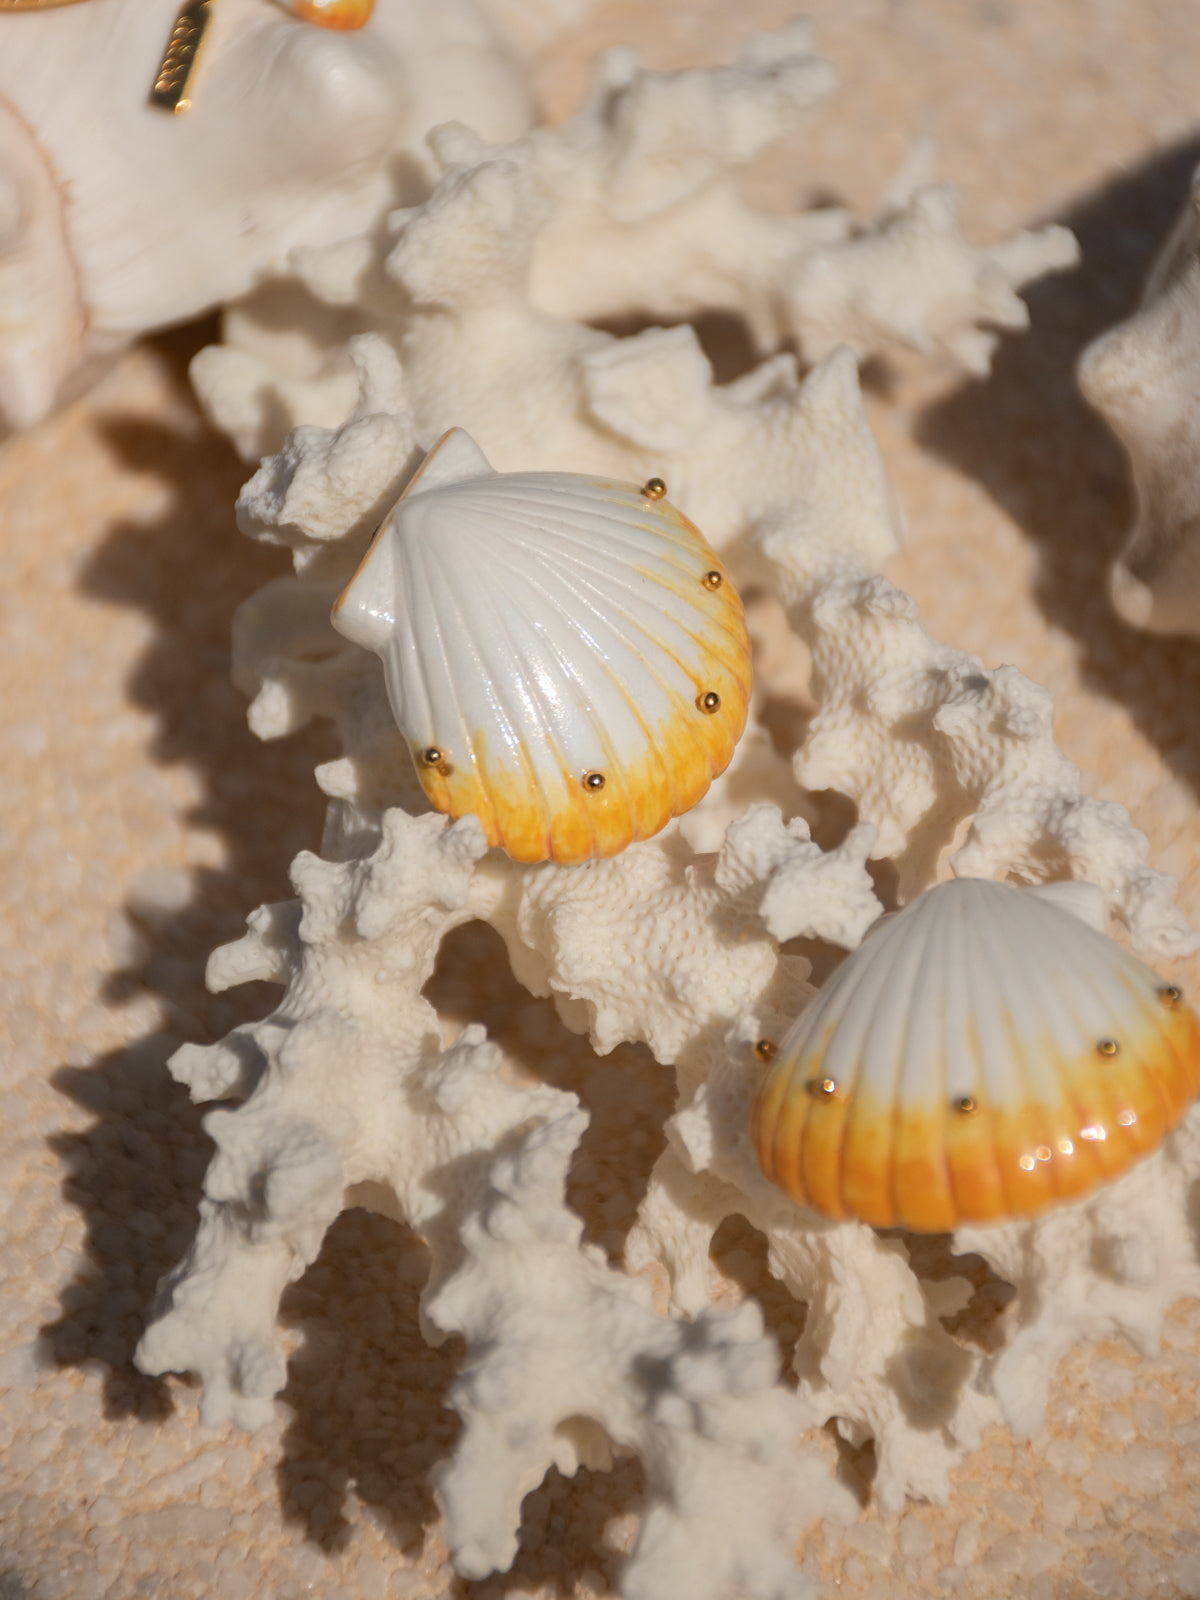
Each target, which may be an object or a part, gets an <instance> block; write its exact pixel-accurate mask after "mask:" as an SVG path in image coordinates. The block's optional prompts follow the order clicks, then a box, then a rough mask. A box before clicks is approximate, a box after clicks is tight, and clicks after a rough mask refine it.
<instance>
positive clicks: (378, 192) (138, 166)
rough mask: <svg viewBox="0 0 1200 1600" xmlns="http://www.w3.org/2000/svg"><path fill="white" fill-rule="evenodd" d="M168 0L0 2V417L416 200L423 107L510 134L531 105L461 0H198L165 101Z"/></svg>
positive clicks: (35, 407)
mask: <svg viewBox="0 0 1200 1600" xmlns="http://www.w3.org/2000/svg"><path fill="white" fill-rule="evenodd" d="M315 3H317V0H296V5H295V9H296V10H297V11H299V10H301V9H304V10H305V13H306V15H307V14H308V13H310V12H312V11H313V9H314V4H315ZM319 8H320V9H322V10H325V11H330V12H332V15H333V16H335V17H338V18H340V19H341V20H342V21H347V20H351V19H352V17H353V16H354V15H355V14H357V15H359V16H361V15H362V13H363V10H364V9H365V8H364V6H363V4H362V0H331V3H330V4H327V5H324V6H320V7H319ZM178 9H179V0H88V3H87V4H83V5H72V6H65V7H61V8H58V9H53V10H38V11H20V12H14V13H11V14H10V13H7V12H5V13H0V435H2V434H3V433H4V432H5V431H7V430H8V429H10V428H14V427H23V426H27V425H28V424H30V423H32V422H35V421H37V419H38V418H39V417H41V416H43V415H45V413H46V412H47V411H48V410H49V409H50V408H51V406H53V405H54V404H55V403H57V402H58V401H60V400H61V399H63V398H64V397H66V396H67V395H69V394H70V392H71V391H72V390H73V389H74V388H75V387H77V386H78V385H79V383H80V381H81V380H82V378H83V377H84V376H85V375H87V372H88V369H89V368H92V367H96V366H98V365H99V364H100V363H102V362H103V361H104V360H106V359H109V358H110V357H111V356H112V355H113V354H114V353H115V352H117V351H119V350H120V349H122V348H123V347H124V346H125V345H126V344H128V343H129V342H130V341H131V340H132V339H134V338H136V337H137V335H138V334H140V333H143V332H145V331H146V330H148V329H151V328H158V327H163V326H166V325H167V324H169V323H172V322H179V321H182V320H184V319H185V318H188V317H192V316H195V315H198V314H199V313H200V312H202V311H205V310H207V309H209V308H210V307H212V306H215V305H219V304H222V303H224V302H225V301H228V300H231V299H233V298H235V297H236V296H239V295H242V294H245V293H246V292H247V291H248V290H249V289H250V288H252V287H254V286H255V285H257V284H258V283H260V282H261V281H262V280H263V279H264V278H265V277H268V276H270V275H272V274H281V273H284V272H286V271H287V269H288V262H289V258H290V256H291V253H292V251H293V250H294V249H295V248H296V247H298V246H305V245H312V244H316V243H321V244H327V243H329V242H331V241H333V240H336V239H338V238H341V237H345V236H347V235H350V234H357V233H361V232H362V231H363V230H364V229H369V228H370V227H371V226H372V225H373V224H374V223H375V222H376V221H377V220H379V219H380V218H381V217H382V216H383V215H384V214H386V212H388V211H389V210H390V209H391V208H392V207H393V206H395V205H397V204H411V203H412V202H414V201H415V200H417V199H419V198H420V197H421V196H422V195H423V194H424V192H425V191H426V189H427V188H428V187H429V185H430V184H431V183H432V181H433V180H434V177H435V171H434V167H433V164H432V161H431V158H430V156H429V154H428V152H427V150H426V149H425V145H424V139H425V135H426V133H427V132H428V130H429V128H430V127H432V126H433V125H434V124H435V123H438V122H442V121H444V120H446V119H448V118H453V117H459V116H462V117H466V118H468V119H469V120H470V121H471V123H472V126H474V127H476V128H478V129H479V130H480V132H481V133H484V134H485V135H486V136H487V137H491V138H512V137H515V136H516V135H518V134H520V133H522V132H523V131H524V130H525V129H526V128H527V127H528V126H529V123H530V122H531V120H532V114H533V113H532V105H531V100H530V96H529V91H528V84H527V74H526V72H525V69H524V68H523V66H522V65H521V64H520V63H519V61H518V60H517V59H516V57H515V56H514V54H513V53H512V52H511V51H510V50H509V49H508V48H507V47H506V45H505V42H504V40H503V39H502V38H501V36H500V35H499V33H498V31H497V30H496V28H495V27H494V26H493V25H492V23H491V22H490V21H489V20H488V19H487V17H486V16H485V15H484V14H483V13H482V11H480V10H479V9H477V7H476V5H475V4H474V0H378V4H377V5H376V8H375V11H374V14H373V15H371V16H370V20H369V21H368V22H367V23H366V25H365V26H362V27H358V28H356V29H355V30H354V31H350V32H339V31H334V30H333V29H331V28H329V27H311V26H308V25H307V23H306V22H305V21H303V20H300V18H299V16H298V15H289V12H288V10H287V9H286V8H285V7H284V6H282V5H277V4H274V3H273V0H219V4H214V5H213V6H212V9H211V16H212V20H211V24H210V26H209V27H208V30H207V34H206V36H205V39H204V43H203V48H202V54H201V55H200V56H199V57H198V59H197V65H196V69H195V75H194V84H193V86H192V87H190V89H189V99H190V108H189V109H188V110H187V112H186V114H184V115H182V116H171V115H170V114H169V113H166V112H164V111H163V110H161V109H159V108H157V107H155V106H152V105H151V104H150V103H149V95H150V90H151V86H152V85H153V84H154V83H155V81H156V77H157V75H158V73H159V68H160V64H161V63H162V61H163V57H164V49H165V47H166V44H167V40H168V38H169V36H170V35H171V32H172V26H173V24H174V21H175V17H176V14H177V11H178ZM310 20H311V19H310Z"/></svg>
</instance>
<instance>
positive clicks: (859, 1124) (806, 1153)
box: [750, 990, 1200, 1233]
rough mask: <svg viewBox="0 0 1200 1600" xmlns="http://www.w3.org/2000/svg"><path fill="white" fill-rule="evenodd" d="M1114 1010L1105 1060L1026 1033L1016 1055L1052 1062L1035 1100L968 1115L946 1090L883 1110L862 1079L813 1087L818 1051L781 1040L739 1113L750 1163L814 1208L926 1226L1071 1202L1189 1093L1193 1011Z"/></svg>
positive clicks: (937, 1228) (927, 1229)
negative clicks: (745, 1122) (1114, 1045)
mask: <svg viewBox="0 0 1200 1600" xmlns="http://www.w3.org/2000/svg"><path fill="white" fill-rule="evenodd" d="M1165 992H1166V991H1165V990H1160V994H1162V993H1165ZM1125 1015H1126V1016H1127V1017H1128V1018H1129V1020H1128V1021H1127V1022H1126V1024H1125V1026H1124V1027H1123V1029H1122V1037H1121V1039H1120V1042H1119V1048H1118V1051H1117V1053H1116V1054H1115V1055H1113V1056H1111V1057H1110V1056H1106V1055H1105V1054H1103V1052H1102V1051H1101V1049H1100V1048H1099V1042H1098V1043H1097V1047H1095V1048H1092V1049H1089V1050H1087V1051H1085V1052H1081V1053H1080V1054H1079V1055H1077V1056H1075V1057H1073V1058H1070V1059H1065V1058H1064V1057H1063V1056H1062V1055H1061V1053H1060V1052H1059V1051H1057V1049H1056V1047H1055V1045H1054V1043H1053V1041H1052V1040H1050V1039H1048V1038H1041V1039H1039V1038H1030V1039H1029V1040H1028V1044H1027V1046H1026V1055H1027V1059H1028V1060H1029V1061H1031V1062H1037V1063H1038V1064H1039V1065H1040V1064H1041V1063H1042V1062H1045V1065H1046V1066H1047V1068H1051V1069H1052V1070H1047V1071H1045V1072H1042V1073H1039V1081H1040V1082H1041V1083H1042V1084H1043V1085H1044V1086H1045V1093H1044V1094H1043V1096H1042V1097H1041V1098H1040V1099H1037V1100H1034V1099H1031V1098H1025V1099H1021V1100H1018V1101H1016V1102H1014V1103H1013V1104H1010V1105H989V1104H988V1103H987V1101H986V1099H985V1098H984V1097H983V1096H980V1097H978V1098H977V1100H976V1103H975V1109H974V1110H973V1111H970V1112H968V1113H964V1112H962V1111H959V1110H957V1109H956V1107H955V1105H954V1103H953V1101H952V1100H951V1099H950V1098H949V1097H947V1098H945V1099H944V1100H941V1101H934V1100H932V1099H929V1100H925V1101H923V1102H917V1103H914V1104H911V1105H906V1104H897V1103H889V1104H887V1105H884V1104H882V1103H881V1102H880V1100H879V1099H878V1097H877V1096H875V1095H873V1094H872V1093H870V1092H869V1091H866V1090H863V1089H861V1088H860V1089H857V1090H856V1089H854V1088H850V1089H848V1090H847V1091H845V1092H842V1091H839V1090H835V1091H834V1093H833V1094H829V1095H826V1094H823V1093H821V1092H820V1089H819V1085H820V1083H821V1080H822V1077H823V1074H822V1054H823V1051H822V1050H820V1049H818V1050H814V1051H811V1052H806V1051H804V1050H801V1051H800V1052H799V1053H793V1052H789V1051H788V1050H787V1049H786V1047H785V1048H783V1049H781V1050H780V1052H779V1054H778V1056H777V1057H776V1058H775V1060H774V1061H773V1062H772V1064H771V1067H770V1069H769V1070H768V1072H767V1073H766V1075H765V1077H764V1079H763V1082H762V1084H761V1086H760V1087H759V1090H758V1093H757V1095H756V1097H755V1100H754V1104H753V1108H752V1111H751V1117H750V1136H751V1140H752V1143H753V1145H754V1149H755V1153H756V1155H757V1157H758V1161H759V1165H760V1166H761V1168H762V1170H763V1172H764V1174H765V1175H766V1176H767V1177H768V1178H769V1179H771V1181H772V1182H773V1183H776V1184H778V1185H779V1187H780V1188H781V1189H783V1190H784V1191H785V1193H787V1194H788V1195H790V1196H791V1198H792V1199H793V1200H796V1201H798V1202H799V1203H800V1204H801V1205H808V1206H812V1207H813V1208H814V1209H815V1210H817V1211H820V1212H822V1213H823V1214H824V1215H826V1216H829V1217H857V1218H858V1219H859V1220H860V1221H862V1222H867V1223H870V1224H871V1225H873V1226H874V1227H879V1228H891V1227H900V1228H908V1229H911V1230H913V1231H915V1232H924V1233H940V1232H947V1231H949V1230H951V1229H953V1228H955V1227H957V1226H958V1225H959V1224H960V1223H966V1222H1000V1221H1003V1220H1005V1219H1006V1218H1010V1217H1030V1216H1035V1215H1036V1214H1037V1213H1038V1212H1041V1211H1044V1210H1046V1209H1047V1208H1049V1207H1050V1206H1053V1205H1055V1204H1057V1203H1060V1202H1063V1201H1067V1200H1074V1199H1077V1198H1079V1197H1080V1196H1082V1195H1085V1194H1087V1193H1089V1192H1090V1191H1091V1190H1092V1189H1094V1188H1096V1187H1098V1186H1099V1185H1100V1184H1102V1183H1106V1182H1108V1181H1110V1180H1111V1179H1113V1178H1116V1177H1118V1176H1120V1174H1121V1173H1123V1172H1125V1171H1126V1170H1127V1169H1128V1168H1129V1167H1130V1166H1132V1165H1133V1163H1134V1162H1135V1161H1137V1160H1138V1159H1139V1158H1140V1157H1141V1156H1143V1155H1146V1154H1147V1153H1148V1152H1149V1151H1151V1150H1153V1149H1154V1148H1155V1147H1156V1146H1157V1145H1158V1144H1159V1143H1160V1142H1161V1140H1162V1139H1163V1138H1164V1137H1165V1135H1166V1134H1167V1133H1169V1132H1170V1131H1171V1129H1172V1128H1174V1127H1176V1126H1177V1125H1178V1123H1179V1122H1180V1121H1181V1120H1182V1118H1183V1116H1184V1113H1185V1112H1186V1110H1187V1108H1188V1106H1189V1105H1190V1104H1191V1102H1192V1100H1193V1099H1194V1098H1195V1096H1196V1093H1197V1090H1198V1089H1200V1020H1198V1019H1197V1017H1196V1015H1195V1013H1194V1012H1193V1011H1192V1010H1191V1009H1190V1008H1189V1007H1187V1006H1184V1005H1179V1004H1170V1003H1168V1002H1166V1001H1163V1000H1161V999H1155V1000H1150V1001H1148V1002H1147V1003H1145V1004H1143V1005H1141V1006H1139V1007H1137V1008H1136V1009H1135V1008H1133V1007H1128V1006H1127V1007H1126V1008H1125ZM826 1042H827V1041H826ZM934 1076H935V1077H938V1076H941V1074H934ZM810 1085H812V1086H813V1087H811V1088H810ZM1055 1091H1057V1092H1055Z"/></svg>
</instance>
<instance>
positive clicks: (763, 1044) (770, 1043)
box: [754, 1039, 779, 1061]
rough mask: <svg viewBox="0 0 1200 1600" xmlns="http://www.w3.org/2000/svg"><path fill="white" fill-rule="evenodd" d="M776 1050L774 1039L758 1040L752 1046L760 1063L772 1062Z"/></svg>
mask: <svg viewBox="0 0 1200 1600" xmlns="http://www.w3.org/2000/svg"><path fill="white" fill-rule="evenodd" d="M778 1048H779V1046H778V1045H777V1044H776V1043H775V1041H774V1039H759V1040H758V1041H757V1043H756V1044H755V1046H754V1054H755V1055H756V1056H757V1057H758V1059H759V1060H760V1061H773V1060H774V1059H775V1052H776V1050H777V1049H778Z"/></svg>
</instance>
